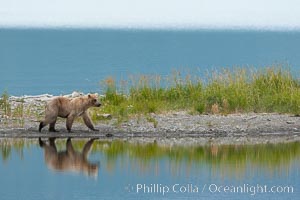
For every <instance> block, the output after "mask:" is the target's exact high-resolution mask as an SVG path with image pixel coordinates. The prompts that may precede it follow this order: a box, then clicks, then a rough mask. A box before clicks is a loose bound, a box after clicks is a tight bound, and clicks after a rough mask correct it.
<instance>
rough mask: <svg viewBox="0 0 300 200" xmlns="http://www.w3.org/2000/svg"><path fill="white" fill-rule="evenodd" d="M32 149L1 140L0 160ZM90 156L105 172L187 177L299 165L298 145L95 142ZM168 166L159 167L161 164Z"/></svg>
mask: <svg viewBox="0 0 300 200" xmlns="http://www.w3.org/2000/svg"><path fill="white" fill-rule="evenodd" d="M86 142H87V140H76V139H74V140H73V147H74V149H75V150H80V149H82V148H83V147H84V145H85V144H86ZM65 144H66V139H57V141H56V145H57V149H58V150H64V149H65ZM31 146H37V147H38V140H21V139H17V140H16V139H14V140H8V139H2V140H0V148H1V157H2V161H3V162H7V160H8V159H9V157H10V156H11V153H12V151H15V152H17V155H19V156H20V157H21V158H23V157H24V156H23V150H24V149H25V148H29V147H31ZM92 154H94V155H95V154H96V155H97V154H101V155H103V157H104V160H101V162H102V164H103V166H102V167H104V168H106V169H107V170H108V171H114V169H115V168H116V167H120V166H119V165H121V167H125V168H128V169H133V170H135V169H136V170H138V172H142V173H144V172H147V171H151V170H154V172H155V173H159V172H160V171H161V170H162V168H168V170H170V171H171V172H172V173H177V172H178V171H180V170H179V169H184V170H185V172H186V174H189V172H190V170H191V169H192V168H199V169H200V168H202V167H203V166H207V167H209V169H210V170H211V172H212V173H213V174H214V173H216V174H221V175H224V176H237V177H240V176H242V175H243V174H245V171H248V172H249V170H250V172H251V170H255V169H262V170H263V171H266V172H267V173H270V175H272V174H274V173H278V172H280V173H285V172H286V173H289V170H290V167H291V166H292V165H293V163H295V162H299V161H300V142H292V143H279V144H259V145H206V146H176V145H171V144H169V145H160V144H157V143H156V142H154V143H138V142H128V141H122V140H113V141H101V140H98V141H94V143H93V146H92ZM162 161H163V162H165V163H167V164H165V165H162V164H161V162H162Z"/></svg>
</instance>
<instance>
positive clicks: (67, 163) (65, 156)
mask: <svg viewBox="0 0 300 200" xmlns="http://www.w3.org/2000/svg"><path fill="white" fill-rule="evenodd" d="M93 142H94V139H90V140H89V141H88V142H87V143H86V144H85V145H84V147H83V150H82V152H81V153H80V152H77V151H75V150H74V148H73V145H72V142H71V139H70V138H68V140H67V142H66V151H61V152H57V149H56V145H55V138H49V144H47V143H46V142H44V141H42V140H41V138H39V144H40V147H42V148H43V149H44V155H45V162H46V164H47V166H48V167H49V168H50V169H52V170H57V171H73V172H84V173H85V174H87V175H89V176H97V175H98V168H99V167H98V164H92V163H90V162H89V161H88V160H87V156H88V153H89V151H90V149H91V146H92V144H93Z"/></svg>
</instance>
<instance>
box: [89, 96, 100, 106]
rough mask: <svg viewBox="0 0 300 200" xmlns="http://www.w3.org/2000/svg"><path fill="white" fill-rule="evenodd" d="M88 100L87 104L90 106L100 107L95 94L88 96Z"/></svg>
mask: <svg viewBox="0 0 300 200" xmlns="http://www.w3.org/2000/svg"><path fill="white" fill-rule="evenodd" d="M88 99H89V102H90V105H91V106H94V107H100V106H101V103H100V102H99V100H98V95H97V94H89V95H88Z"/></svg>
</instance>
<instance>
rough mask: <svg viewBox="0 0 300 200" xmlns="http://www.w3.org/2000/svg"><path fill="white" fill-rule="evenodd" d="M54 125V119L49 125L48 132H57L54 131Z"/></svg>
mask: <svg viewBox="0 0 300 200" xmlns="http://www.w3.org/2000/svg"><path fill="white" fill-rule="evenodd" d="M55 123H56V119H55V121H54V122H52V123H50V125H49V132H59V131H57V130H55Z"/></svg>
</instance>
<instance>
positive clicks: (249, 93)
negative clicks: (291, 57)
mask: <svg viewBox="0 0 300 200" xmlns="http://www.w3.org/2000/svg"><path fill="white" fill-rule="evenodd" d="M102 85H103V87H104V91H106V92H105V95H104V96H105V97H103V98H102V99H101V101H102V102H103V105H104V106H103V107H102V110H101V111H100V112H105V113H110V114H112V115H113V116H114V117H118V119H120V120H121V121H122V120H126V119H128V117H130V116H132V115H141V114H142V115H147V114H149V113H164V112H169V111H179V110H186V111H188V112H189V113H192V114H202V113H211V114H230V113H245V112H277V113H292V114H295V115H299V114H300V82H299V80H298V79H296V78H294V77H293V76H292V75H291V72H290V70H289V69H287V68H283V67H266V68H263V69H261V70H255V69H247V68H235V69H222V70H220V71H212V72H210V73H208V75H207V77H206V78H205V79H200V78H199V77H197V76H192V75H186V76H184V77H183V75H181V74H180V73H173V74H172V75H170V76H167V77H165V78H162V77H160V76H140V77H138V78H133V79H132V80H131V81H129V82H127V83H126V84H125V83H124V82H123V83H122V84H119V85H118V84H116V81H115V80H114V79H112V78H109V79H107V80H105V81H103V84H102ZM95 112H99V111H96V110H95Z"/></svg>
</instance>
